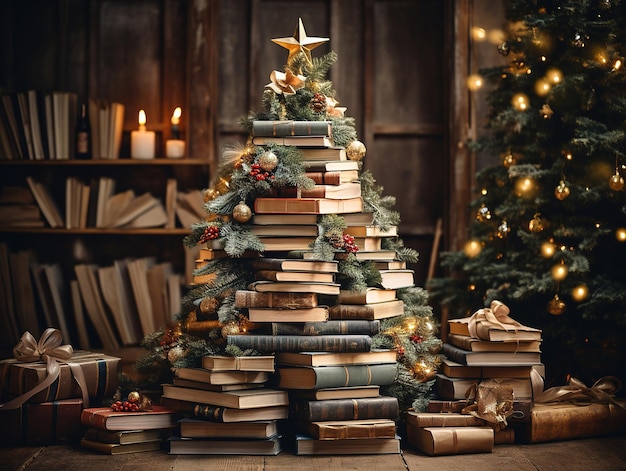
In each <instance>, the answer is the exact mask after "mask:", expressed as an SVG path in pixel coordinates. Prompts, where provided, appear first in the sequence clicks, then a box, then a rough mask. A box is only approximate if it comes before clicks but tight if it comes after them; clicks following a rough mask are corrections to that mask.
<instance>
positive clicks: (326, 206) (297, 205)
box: [254, 196, 363, 214]
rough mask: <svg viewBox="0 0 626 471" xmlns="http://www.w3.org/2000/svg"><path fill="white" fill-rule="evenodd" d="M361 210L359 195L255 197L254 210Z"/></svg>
mask: <svg viewBox="0 0 626 471" xmlns="http://www.w3.org/2000/svg"><path fill="white" fill-rule="evenodd" d="M361 211H363V199H362V198H361V197H360V196H359V197H356V198H348V199H342V200H332V199H328V198H257V199H256V200H255V201H254V212H255V213H259V214H264V213H274V214H340V213H358V212H361Z"/></svg>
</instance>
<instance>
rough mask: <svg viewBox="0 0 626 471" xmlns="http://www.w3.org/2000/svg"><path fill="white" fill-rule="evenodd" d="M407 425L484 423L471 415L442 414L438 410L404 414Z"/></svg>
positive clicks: (456, 425) (452, 425)
mask: <svg viewBox="0 0 626 471" xmlns="http://www.w3.org/2000/svg"><path fill="white" fill-rule="evenodd" d="M406 423H407V427H422V428H424V427H482V426H484V425H486V424H485V421H484V420H481V419H479V418H477V417H474V416H473V415H467V414H454V413H450V414H442V413H439V412H412V411H409V412H407V414H406Z"/></svg>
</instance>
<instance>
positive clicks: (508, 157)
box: [502, 152, 517, 168]
mask: <svg viewBox="0 0 626 471" xmlns="http://www.w3.org/2000/svg"><path fill="white" fill-rule="evenodd" d="M502 163H503V165H504V166H505V167H506V168H509V167H510V166H512V165H515V164H517V159H516V158H515V156H514V155H513V154H511V153H510V152H509V153H507V154H505V156H504V158H503V159H502Z"/></svg>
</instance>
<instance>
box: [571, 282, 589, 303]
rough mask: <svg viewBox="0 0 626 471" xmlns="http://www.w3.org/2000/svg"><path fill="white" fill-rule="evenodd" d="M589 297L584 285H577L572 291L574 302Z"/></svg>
mask: <svg viewBox="0 0 626 471" xmlns="http://www.w3.org/2000/svg"><path fill="white" fill-rule="evenodd" d="M588 295H589V290H588V289H587V286H586V285H578V286H576V287H575V288H574V289H573V290H572V299H574V301H578V302H580V301H583V300H584V299H585V298H586V297H587V296H588Z"/></svg>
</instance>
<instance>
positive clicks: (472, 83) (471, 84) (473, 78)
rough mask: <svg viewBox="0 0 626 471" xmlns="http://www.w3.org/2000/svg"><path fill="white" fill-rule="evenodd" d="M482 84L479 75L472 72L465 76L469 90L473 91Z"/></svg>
mask: <svg viewBox="0 0 626 471" xmlns="http://www.w3.org/2000/svg"><path fill="white" fill-rule="evenodd" d="M482 86H483V78H482V77H481V76H480V75H477V74H472V75H470V76H469V77H467V88H468V89H469V90H470V91H472V92H475V91H476V90H479V89H480V88H481V87H482Z"/></svg>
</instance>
